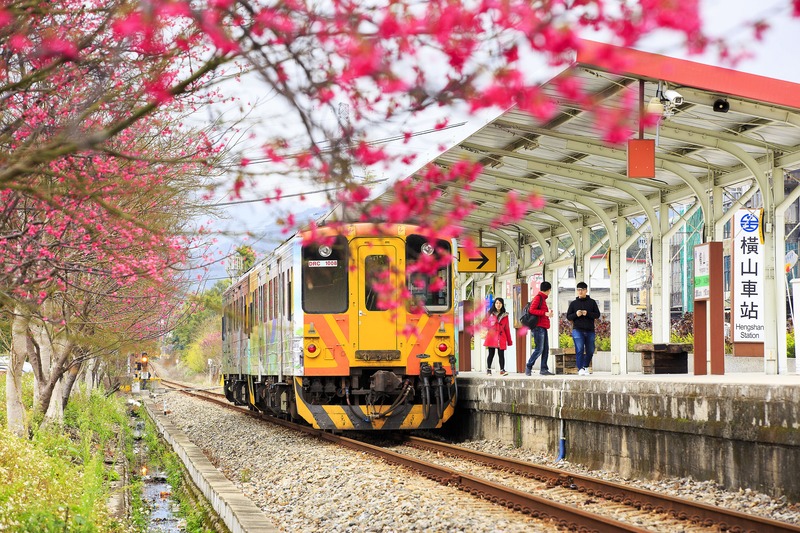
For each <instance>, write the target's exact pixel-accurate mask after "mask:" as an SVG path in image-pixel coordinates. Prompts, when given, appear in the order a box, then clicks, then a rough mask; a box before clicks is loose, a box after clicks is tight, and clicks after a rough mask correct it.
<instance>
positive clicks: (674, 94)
mask: <svg viewBox="0 0 800 533" xmlns="http://www.w3.org/2000/svg"><path fill="white" fill-rule="evenodd" d="M664 100H666V101H667V102H669V103H671V104H672V105H681V104H682V103H683V95H681V93H679V92H678V91H673V90H672V89H667V90H666V91H664Z"/></svg>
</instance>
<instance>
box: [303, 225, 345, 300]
mask: <svg viewBox="0 0 800 533" xmlns="http://www.w3.org/2000/svg"><path fill="white" fill-rule="evenodd" d="M347 264H348V250H347V239H346V238H345V237H343V236H341V235H340V236H338V237H336V238H335V239H334V240H333V241H332V242H325V243H323V244H319V243H310V244H308V245H306V246H303V263H302V271H301V279H302V303H303V311H305V312H306V313H343V312H345V311H347V296H348V285H347Z"/></svg>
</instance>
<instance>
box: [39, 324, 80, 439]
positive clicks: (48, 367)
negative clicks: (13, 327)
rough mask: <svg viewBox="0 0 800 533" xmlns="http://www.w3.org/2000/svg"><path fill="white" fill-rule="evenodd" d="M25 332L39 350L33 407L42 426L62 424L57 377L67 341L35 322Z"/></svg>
mask: <svg viewBox="0 0 800 533" xmlns="http://www.w3.org/2000/svg"><path fill="white" fill-rule="evenodd" d="M29 328H30V331H31V334H32V337H33V340H34V342H36V344H37V345H38V346H39V354H38V364H39V366H40V367H41V379H38V380H37V383H36V391H37V393H38V401H37V403H36V404H35V406H34V407H35V408H36V409H37V410H38V411H41V412H42V413H44V414H45V416H44V420H43V421H42V425H47V424H50V423H57V424H60V423H62V422H63V420H64V402H63V392H62V384H61V376H62V375H63V374H64V372H65V370H64V366H65V362H66V359H67V356H68V354H69V351H70V350H71V349H72V343H71V342H70V341H69V339H67V335H66V331H64V330H61V331H57V332H56V331H54V328H53V326H52V325H51V324H49V323H45V322H43V321H41V320H39V319H33V320H31V321H30V324H29ZM51 403H53V405H52V406H51V405H50V404H51Z"/></svg>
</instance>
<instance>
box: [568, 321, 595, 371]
mask: <svg viewBox="0 0 800 533" xmlns="http://www.w3.org/2000/svg"><path fill="white" fill-rule="evenodd" d="M572 340H573V341H574V342H575V366H577V367H578V369H581V368H589V365H590V364H592V356H593V355H594V331H587V330H583V329H573V330H572Z"/></svg>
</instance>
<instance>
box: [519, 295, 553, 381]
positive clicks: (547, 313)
mask: <svg viewBox="0 0 800 533" xmlns="http://www.w3.org/2000/svg"><path fill="white" fill-rule="evenodd" d="M551 287H552V285H551V284H550V282H549V281H543V282H542V284H541V285H540V286H539V293H538V294H537V295H536V296H534V297H533V300H531V304H530V306H529V307H528V312H529V313H530V314H532V315H535V316H538V317H539V319H538V321H537V322H536V325H535V326H534V327H533V329H532V330H531V336H532V337H533V352H531V356H530V358H529V359H528V364H526V365H525V375H526V376H530V375H531V371H532V370H533V365H534V363H536V360H537V359H538V358H539V356H540V355H541V356H542V364H541V366H540V368H539V373H540V374H541V375H543V376H552V375H553V373H552V372H550V370H548V368H547V356H548V355H549V354H550V340H549V339H548V338H547V330H548V329H550V317H551V316H553V312H552V311H551V310H550V309H548V308H547V297H548V296H549V295H550V289H551Z"/></svg>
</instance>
